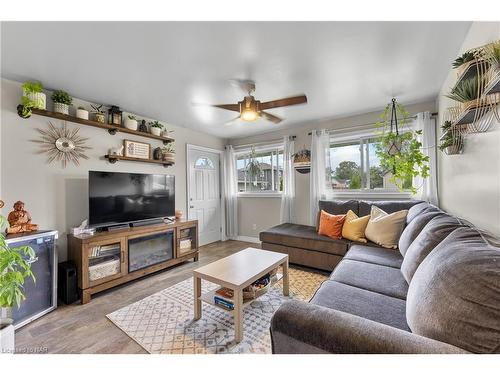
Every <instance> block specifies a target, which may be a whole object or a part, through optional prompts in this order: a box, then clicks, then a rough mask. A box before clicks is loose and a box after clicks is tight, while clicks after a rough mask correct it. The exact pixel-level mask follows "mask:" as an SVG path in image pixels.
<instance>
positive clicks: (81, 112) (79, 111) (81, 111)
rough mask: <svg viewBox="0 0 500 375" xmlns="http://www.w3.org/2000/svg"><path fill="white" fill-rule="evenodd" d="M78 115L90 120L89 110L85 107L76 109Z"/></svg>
mask: <svg viewBox="0 0 500 375" xmlns="http://www.w3.org/2000/svg"><path fill="white" fill-rule="evenodd" d="M76 117H78V118H81V119H83V120H88V119H89V111H87V110H86V109H85V108H83V107H81V106H80V107H78V108H77V109H76Z"/></svg>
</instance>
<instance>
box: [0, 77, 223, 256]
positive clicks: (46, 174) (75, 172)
mask: <svg viewBox="0 0 500 375" xmlns="http://www.w3.org/2000/svg"><path fill="white" fill-rule="evenodd" d="M1 86H2V90H1V93H2V103H1V124H0V133H1V134H0V140H1V143H0V161H1V163H0V164H1V165H0V171H1V173H0V191H1V192H2V196H1V198H2V200H4V201H5V207H4V208H3V209H2V214H3V215H6V214H8V212H9V211H10V210H11V208H12V204H13V203H14V202H15V201H16V200H22V201H24V202H25V203H26V209H27V210H28V211H29V212H30V213H31V216H32V217H33V222H34V223H36V224H39V225H40V228H41V229H57V230H58V231H59V236H60V237H59V238H60V239H59V243H58V248H59V256H60V259H61V260H64V259H66V235H67V232H68V230H69V229H70V228H71V227H73V226H75V225H78V224H80V222H81V221H82V220H84V219H85V218H87V216H88V197H87V194H88V193H87V180H88V179H87V174H88V171H89V170H103V171H117V172H137V173H166V174H173V175H175V183H176V188H175V190H176V197H175V205H176V208H178V209H181V210H183V211H184V212H186V199H187V198H186V143H190V144H196V145H201V146H206V147H211V148H216V149H223V145H224V144H225V141H224V140H223V139H221V138H217V137H214V136H210V135H207V134H203V133H200V132H196V131H193V130H190V129H186V128H182V127H177V126H173V125H169V126H168V128H169V129H172V130H174V133H173V135H172V136H173V137H174V138H175V140H176V141H175V146H176V150H177V153H176V164H175V166H173V167H169V168H163V166H161V165H149V164H141V163H134V162H125V161H119V162H117V163H116V164H109V163H108V162H107V161H106V160H105V159H104V158H103V155H105V154H107V153H108V149H109V148H110V147H116V146H119V145H121V143H122V141H123V139H132V140H138V141H143V142H147V143H151V145H152V147H153V148H154V147H158V146H162V144H161V142H157V141H154V140H149V139H147V138H140V137H135V136H132V135H128V134H123V133H117V134H116V135H114V136H112V135H110V134H108V132H106V131H105V130H102V129H98V128H93V127H89V126H83V125H78V124H73V123H68V127H70V128H71V129H73V128H75V127H78V128H80V131H79V133H80V134H81V135H82V136H83V137H88V138H89V140H88V141H87V144H88V145H89V146H91V147H92V149H91V150H88V151H87V153H86V154H87V156H88V157H89V159H88V160H84V159H82V160H81V164H80V166H78V167H76V166H74V165H73V164H70V165H68V166H67V167H66V168H65V169H63V168H61V166H60V164H56V163H53V164H47V163H46V156H45V154H37V150H38V149H39V146H38V144H36V143H33V142H30V140H33V139H38V138H39V134H38V132H37V131H36V130H35V129H36V128H47V125H48V121H52V122H53V123H54V124H55V125H58V126H60V125H61V123H62V121H59V120H55V119H50V118H47V117H43V116H38V115H33V116H32V117H31V118H29V119H26V120H24V119H21V118H20V117H19V116H18V115H17V112H16V106H17V104H18V103H19V100H20V97H21V88H20V86H21V84H20V83H18V82H14V81H9V80H5V79H2V80H1ZM48 96H49V95H48ZM49 102H50V100H49ZM74 104H75V105H76V106H78V105H81V104H83V105H84V106H85V107H86V108H89V105H88V103H85V102H82V101H78V100H75V101H74ZM76 106H75V107H76ZM47 108H48V109H50V108H51V104H50V103H48V105H47ZM73 110H74V108H73ZM140 118H142V116H140ZM158 120H159V121H161V119H158Z"/></svg>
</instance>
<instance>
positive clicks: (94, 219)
mask: <svg viewBox="0 0 500 375" xmlns="http://www.w3.org/2000/svg"><path fill="white" fill-rule="evenodd" d="M174 215H175V177H174V176H172V175H165V174H142V173H119V172H101V171H89V225H90V226H92V227H104V226H112V225H116V224H125V223H134V222H140V221H145V220H152V219H159V218H165V217H168V216H174Z"/></svg>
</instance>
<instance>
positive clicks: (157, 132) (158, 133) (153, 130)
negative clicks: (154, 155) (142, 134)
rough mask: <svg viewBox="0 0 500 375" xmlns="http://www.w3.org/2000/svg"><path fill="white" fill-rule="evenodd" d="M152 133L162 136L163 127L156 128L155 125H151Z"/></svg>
mask: <svg viewBox="0 0 500 375" xmlns="http://www.w3.org/2000/svg"><path fill="white" fill-rule="evenodd" d="M151 134H153V135H156V136H158V137H159V136H160V134H161V128H154V127H151Z"/></svg>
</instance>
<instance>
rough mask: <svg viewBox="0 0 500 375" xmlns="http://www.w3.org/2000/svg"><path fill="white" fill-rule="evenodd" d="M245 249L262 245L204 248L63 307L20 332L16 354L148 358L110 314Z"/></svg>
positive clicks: (222, 244) (237, 243)
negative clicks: (190, 257)
mask: <svg viewBox="0 0 500 375" xmlns="http://www.w3.org/2000/svg"><path fill="white" fill-rule="evenodd" d="M247 247H260V245H257V244H252V243H248V242H240V241H226V242H215V243H213V244H210V245H206V246H202V247H201V248H200V258H199V261H198V262H193V261H188V262H186V263H183V264H181V265H179V266H177V267H173V268H170V269H168V270H164V271H160V272H158V273H155V274H153V275H150V276H146V277H144V278H142V279H138V280H135V281H131V282H129V283H127V284H124V285H121V286H118V287H115V288H113V289H111V290H107V291H104V292H102V293H99V294H96V295H94V296H92V300H91V301H90V303H88V304H86V305H80V304H79V303H76V304H73V305H68V306H66V305H61V306H60V307H58V308H57V309H56V310H54V311H52V312H51V313H49V314H47V315H45V316H43V317H42V318H40V319H38V320H36V321H34V322H32V323H30V324H28V325H26V326H24V327H23V328H20V329H19V330H18V331H16V349H17V350H18V351H19V352H28V353H30V352H37V353H130V354H131V353H146V351H145V350H144V349H142V347H140V346H139V345H138V344H137V343H136V342H135V341H133V340H132V339H131V338H130V337H128V336H127V335H126V334H125V333H123V332H122V331H121V330H120V329H119V328H117V327H116V326H115V325H114V324H113V323H111V322H110V321H109V320H108V318H106V314H109V313H111V312H113V311H115V310H118V309H120V308H122V307H124V306H127V305H129V304H131V303H134V302H136V301H139V300H141V299H143V298H145V297H147V296H150V295H151V294H153V293H156V292H158V291H160V290H163V289H165V288H168V287H170V286H172V285H174V284H176V283H178V282H180V281H182V280H185V279H187V278H189V277H191V275H192V274H191V271H192V270H193V269H195V268H198V267H200V266H202V265H205V264H208V263H211V262H213V261H215V260H218V259H220V258H223V257H225V256H228V255H231V254H233V253H236V252H238V251H240V250H242V249H245V248H247Z"/></svg>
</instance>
